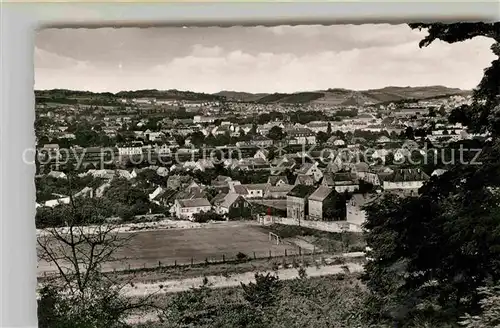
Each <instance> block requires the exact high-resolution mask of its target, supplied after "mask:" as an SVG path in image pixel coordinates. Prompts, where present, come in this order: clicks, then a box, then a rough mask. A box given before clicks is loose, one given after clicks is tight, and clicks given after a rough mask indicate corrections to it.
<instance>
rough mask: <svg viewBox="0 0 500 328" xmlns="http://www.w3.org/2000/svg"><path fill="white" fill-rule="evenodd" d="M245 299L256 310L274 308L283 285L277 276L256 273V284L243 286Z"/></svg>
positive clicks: (251, 283)
mask: <svg viewBox="0 0 500 328" xmlns="http://www.w3.org/2000/svg"><path fill="white" fill-rule="evenodd" d="M241 287H242V288H243V298H244V299H245V300H246V301H247V302H248V303H250V305H252V306H253V307H254V308H256V309H263V308H266V307H269V306H272V305H274V304H275V302H276V301H277V296H278V292H279V290H280V288H281V283H280V281H279V278H278V277H277V276H274V275H271V273H267V274H266V275H264V274H260V273H256V274H255V282H250V283H248V284H246V285H245V284H243V283H242V284H241Z"/></svg>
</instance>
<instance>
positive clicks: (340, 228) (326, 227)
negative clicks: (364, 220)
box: [259, 216, 362, 232]
mask: <svg viewBox="0 0 500 328" xmlns="http://www.w3.org/2000/svg"><path fill="white" fill-rule="evenodd" d="M259 223H260V224H263V225H269V224H274V223H279V224H286V225H297V226H301V227H305V228H311V229H316V230H322V231H328V232H344V231H350V232H362V229H361V227H360V226H359V225H358V224H355V223H352V222H348V221H332V222H325V221H310V220H295V219H290V218H283V217H277V216H261V217H259Z"/></svg>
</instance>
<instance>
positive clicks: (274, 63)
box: [35, 24, 494, 93]
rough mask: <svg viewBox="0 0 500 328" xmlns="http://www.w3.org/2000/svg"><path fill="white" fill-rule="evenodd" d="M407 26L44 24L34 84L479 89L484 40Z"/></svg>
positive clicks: (487, 58) (486, 54)
mask: <svg viewBox="0 0 500 328" xmlns="http://www.w3.org/2000/svg"><path fill="white" fill-rule="evenodd" d="M423 36H425V32H424V31H422V32H419V31H413V30H411V29H410V28H409V27H408V26H407V25H388V24H380V25H336V26H321V25H303V26H277V27H262V26H259V27H230V28H219V27H211V28H207V27H190V28H173V27H168V28H142V29H141V28H116V29H113V28H101V29H46V30H42V31H41V32H39V34H38V36H37V39H36V47H35V88H36V89H53V88H65V89H74V90H90V91H110V92H117V91H120V90H137V89H160V90H165V89H178V90H191V91H198V92H209V93H213V92H218V91H221V90H234V91H247V92H294V91H312V90H324V89H328V88H347V89H355V90H364V89H372V88H380V87H384V86H423V85H444V86H448V87H458V88H462V89H471V88H473V87H475V86H476V85H477V84H478V82H479V80H480V79H481V77H482V74H483V69H484V68H485V67H487V66H489V64H490V62H491V61H492V60H493V58H494V57H493V54H492V53H491V51H490V45H491V44H492V43H493V42H492V41H491V40H489V39H486V38H476V39H473V40H470V41H467V42H462V43H457V44H446V43H444V42H440V41H437V42H435V43H433V44H432V45H431V46H429V47H427V48H423V49H420V48H419V47H418V42H419V41H420V40H421V39H422V37H423Z"/></svg>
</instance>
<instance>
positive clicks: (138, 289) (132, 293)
mask: <svg viewBox="0 0 500 328" xmlns="http://www.w3.org/2000/svg"><path fill="white" fill-rule="evenodd" d="M346 268H347V270H346ZM362 271H363V266H362V265H360V264H356V263H347V264H345V265H326V266H321V267H308V268H306V273H307V276H308V277H320V276H328V275H334V274H338V273H346V272H349V273H358V272H362ZM268 272H270V273H274V274H277V275H278V277H279V278H280V279H281V280H291V279H294V278H297V277H298V276H299V273H298V270H297V269H295V268H293V269H279V270H277V271H268ZM266 273H267V272H264V274H266ZM206 279H208V284H209V287H210V288H228V287H238V286H240V284H241V283H244V284H248V283H250V282H255V272H245V273H241V274H235V275H233V276H230V277H223V276H208V277H206ZM203 280H204V277H196V278H188V279H178V280H165V281H158V282H155V283H148V284H145V283H139V284H135V285H134V287H132V286H126V287H125V288H123V289H122V291H123V293H124V294H125V295H126V296H129V297H138V296H146V295H150V294H151V293H178V292H182V291H186V290H189V289H191V288H196V287H201V286H202V285H203ZM160 286H162V288H160ZM126 321H127V323H129V324H140V323H147V322H155V321H158V316H157V314H155V313H152V312H147V313H141V314H137V315H131V316H129V317H128V318H127V319H126Z"/></svg>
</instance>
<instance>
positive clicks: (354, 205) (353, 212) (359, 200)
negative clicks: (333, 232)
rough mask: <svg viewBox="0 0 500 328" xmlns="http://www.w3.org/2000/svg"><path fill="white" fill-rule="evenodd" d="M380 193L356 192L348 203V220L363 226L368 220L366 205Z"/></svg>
mask: <svg viewBox="0 0 500 328" xmlns="http://www.w3.org/2000/svg"><path fill="white" fill-rule="evenodd" d="M378 197H380V195H379V194H367V195H362V194H354V195H352V197H351V199H349V201H347V203H346V207H347V208H346V214H347V222H350V223H354V224H356V225H359V226H361V225H362V224H363V223H364V222H365V221H366V211H365V209H364V207H365V206H366V205H368V204H370V203H372V202H373V201H375V200H376V199H377V198H378Z"/></svg>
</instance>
